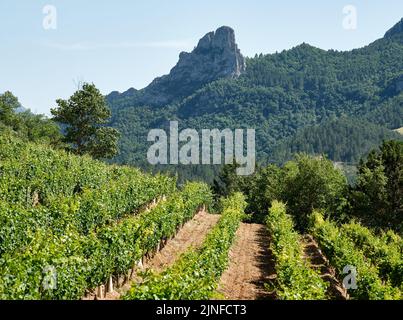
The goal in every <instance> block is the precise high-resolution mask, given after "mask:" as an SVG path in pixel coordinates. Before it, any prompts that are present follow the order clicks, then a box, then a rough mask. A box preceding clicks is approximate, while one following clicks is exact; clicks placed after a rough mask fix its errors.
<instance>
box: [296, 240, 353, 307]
mask: <svg viewBox="0 0 403 320" xmlns="http://www.w3.org/2000/svg"><path fill="white" fill-rule="evenodd" d="M301 242H302V245H303V247H304V259H306V260H307V261H309V263H310V264H311V266H312V268H313V269H315V270H317V271H318V272H319V273H320V276H321V278H322V279H323V280H324V281H326V282H327V283H328V284H329V287H328V290H327V295H328V296H329V298H330V299H333V300H346V299H348V295H347V292H346V290H345V289H344V287H343V284H342V283H341V282H340V281H339V280H338V279H337V278H336V271H335V270H334V268H332V267H331V266H330V264H329V261H328V260H327V258H326V257H325V255H324V254H323V253H322V251H321V250H320V248H319V245H318V243H317V242H316V241H315V239H314V238H313V237H312V236H311V235H304V236H303V237H302V239H301Z"/></svg>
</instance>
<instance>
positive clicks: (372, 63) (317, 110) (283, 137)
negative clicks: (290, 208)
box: [107, 19, 403, 165]
mask: <svg viewBox="0 0 403 320" xmlns="http://www.w3.org/2000/svg"><path fill="white" fill-rule="evenodd" d="M402 26H403V19H402V20H401V21H400V22H399V23H398V24H396V25H395V26H394V27H393V28H392V29H390V30H389V31H388V32H387V33H386V35H385V37H384V38H382V39H379V40H377V41H375V42H373V43H371V44H369V45H368V46H366V47H364V48H360V49H355V50H352V51H346V52H340V51H335V50H329V51H325V50H321V49H318V48H315V47H312V46H310V45H308V44H305V43H303V44H301V45H299V46H297V47H295V48H292V49H290V50H285V51H283V52H280V53H275V54H268V55H263V54H260V55H256V56H255V57H253V58H246V59H245V61H244V58H243V57H242V55H241V54H240V51H239V49H238V47H237V45H236V43H235V36H234V34H233V30H232V29H230V28H228V27H224V28H220V29H219V30H217V32H216V33H215V34H214V33H209V34H208V35H206V37H207V40H206V37H204V38H203V39H202V40H201V41H200V43H199V45H198V47H196V48H195V50H194V51H193V52H192V53H188V54H185V53H182V54H181V56H180V60H179V63H178V65H177V66H176V67H175V68H174V69H173V70H172V71H171V73H170V75H168V76H164V77H162V78H159V79H156V80H155V81H154V82H153V83H152V84H151V85H150V86H149V87H147V88H145V89H143V90H139V91H138V90H135V89H130V90H129V91H127V92H125V93H122V94H119V93H117V92H114V93H111V94H110V95H109V96H107V100H108V103H109V105H110V107H111V108H112V114H113V117H112V121H111V124H112V125H113V126H114V127H116V128H117V129H119V130H120V131H121V132H122V139H121V145H120V147H121V153H120V155H119V156H118V157H116V158H115V161H116V162H121V163H129V164H136V165H145V164H146V153H147V149H148V147H149V146H150V143H148V142H147V133H148V131H149V130H150V129H154V128H163V129H164V128H167V125H168V123H169V121H171V120H179V125H180V127H182V128H195V129H201V128H218V129H224V128H230V129H236V128H255V129H256V147H257V152H258V161H261V162H267V161H273V160H275V161H277V162H282V161H284V160H286V159H287V158H289V156H290V154H291V153H292V152H293V151H307V152H323V153H326V154H327V155H328V156H329V157H330V158H331V159H332V160H335V161H348V162H354V161H356V160H357V159H358V157H359V156H360V155H361V154H362V153H363V152H364V153H365V152H367V151H368V150H369V149H370V148H371V147H374V146H375V145H378V144H379V143H380V142H381V141H382V140H383V139H390V138H397V139H399V138H401V137H399V136H398V135H396V134H394V133H392V132H391V131H392V130H394V129H397V128H400V127H402V126H403V36H402V34H403V31H402V29H403V28H402ZM223 30H224V31H223ZM217 34H218V35H219V40H220V41H218V43H219V44H218V45H217V44H214V43H216V42H217V40H214V39H215V35H217ZM208 39H210V40H208ZM206 41H207V42H206ZM208 41H210V42H208ZM201 48H202V49H201ZM200 55H202V56H200ZM184 59H186V61H185V62H184ZM201 60H202V61H203V63H202V65H204V66H205V68H203V67H202V65H201V64H200V61H201ZM193 62H194V64H193V65H195V67H194V68H193V69H192V63H193ZM243 62H245V64H246V66H244V65H243ZM215 63H217V64H215ZM181 72H182V73H181ZM203 72H206V73H207V74H208V75H209V77H207V76H203ZM189 79H194V83H193V85H192V83H191V82H189V81H188V80H189ZM210 80H212V81H210ZM175 90H177V95H176V96H175ZM192 90H193V91H192ZM191 91H192V92H191ZM189 92H191V93H189ZM164 101H166V102H167V104H164V103H163V102H164ZM310 128H314V129H313V130H311V129H310ZM308 132H309V134H308ZM307 134H308V135H309V136H307ZM325 136H326V137H327V138H324V137H325ZM323 139H326V142H324V141H323ZM296 145H298V146H296ZM279 150H280V151H281V152H280V151H279Z"/></svg>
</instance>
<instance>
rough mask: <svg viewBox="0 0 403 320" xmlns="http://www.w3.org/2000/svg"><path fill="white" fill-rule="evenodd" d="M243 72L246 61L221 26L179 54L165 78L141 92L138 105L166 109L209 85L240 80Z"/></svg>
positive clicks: (228, 31)
mask: <svg viewBox="0 0 403 320" xmlns="http://www.w3.org/2000/svg"><path fill="white" fill-rule="evenodd" d="M245 68H246V64H245V58H244V57H243V56H242V54H241V51H240V50H239V49H238V45H237V44H236V41H235V32H234V30H233V29H231V28H230V27H225V26H224V27H221V28H219V29H217V30H216V31H213V32H209V33H207V34H206V35H205V36H204V37H203V38H201V39H200V41H199V43H198V45H197V47H196V48H195V49H194V50H193V51H192V52H190V53H187V52H182V53H181V54H180V56H179V61H178V63H177V64H176V66H175V67H174V68H173V69H172V70H171V72H170V73H169V74H168V75H166V76H163V77H160V78H157V79H155V80H154V81H153V82H152V83H151V84H150V85H149V86H148V87H147V88H145V89H144V91H143V95H142V97H141V98H140V100H141V101H140V102H141V103H144V104H150V105H166V104H168V103H170V102H172V101H173V100H175V99H177V98H178V97H179V98H180V97H185V96H186V95H189V94H191V93H192V92H194V91H195V90H197V89H199V88H201V87H202V86H203V85H205V84H207V83H209V82H212V81H215V80H218V79H221V78H236V77H239V76H240V75H241V74H242V72H244V71H245Z"/></svg>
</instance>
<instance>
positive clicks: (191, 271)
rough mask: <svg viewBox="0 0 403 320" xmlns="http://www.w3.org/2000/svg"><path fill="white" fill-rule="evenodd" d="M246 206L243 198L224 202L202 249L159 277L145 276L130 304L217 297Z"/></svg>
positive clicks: (191, 252) (129, 298)
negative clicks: (217, 287)
mask: <svg viewBox="0 0 403 320" xmlns="http://www.w3.org/2000/svg"><path fill="white" fill-rule="evenodd" d="M245 206H246V203H245V200H244V197H243V195H242V194H235V195H234V196H232V197H230V198H228V199H225V200H223V203H222V208H223V211H222V216H221V218H220V220H219V222H218V223H217V225H216V226H215V227H214V228H213V230H212V231H211V232H210V233H209V234H208V236H207V238H206V240H205V241H204V243H203V245H202V246H201V248H199V249H198V250H195V249H192V250H189V251H188V252H187V253H185V254H184V255H182V257H181V258H180V259H179V260H178V261H177V262H176V263H175V264H174V265H173V266H172V267H170V268H168V269H166V270H165V271H163V272H162V273H160V274H154V273H151V274H146V275H144V282H143V283H142V284H140V285H134V286H133V287H132V289H131V290H130V291H129V293H128V294H127V295H126V296H125V299H127V300H149V299H157V300H165V299H168V300H202V299H209V298H210V297H211V296H212V294H213V293H214V291H215V289H216V286H217V283H218V281H219V279H220V277H221V274H222V272H223V271H224V270H225V269H226V268H227V265H228V252H229V249H230V247H231V244H232V242H233V240H234V237H235V233H236V231H237V229H238V227H239V224H240V221H241V219H242V217H243V211H244V209H245Z"/></svg>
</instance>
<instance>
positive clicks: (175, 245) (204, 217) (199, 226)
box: [106, 211, 220, 300]
mask: <svg viewBox="0 0 403 320" xmlns="http://www.w3.org/2000/svg"><path fill="white" fill-rule="evenodd" d="M219 218H220V215H214V214H209V213H207V212H205V211H201V212H199V213H198V214H197V215H196V216H195V217H194V218H193V219H192V220H190V221H188V222H187V223H186V224H185V225H184V226H183V228H182V229H180V230H179V232H178V234H177V235H176V236H175V237H174V238H173V239H171V240H169V241H168V242H167V244H166V246H165V247H164V248H163V249H162V250H161V251H159V252H158V253H157V254H156V255H155V256H154V257H152V258H151V259H150V260H149V261H146V262H145V263H144V265H143V269H152V270H154V271H156V272H161V271H163V270H164V269H166V268H167V267H169V266H171V265H172V264H174V262H175V261H176V260H177V259H178V258H179V257H180V255H181V254H182V253H184V252H186V251H187V250H188V249H190V248H191V247H194V248H197V247H199V246H200V245H201V244H202V243H203V241H204V239H205V238H206V236H207V234H208V232H209V231H210V230H211V229H212V228H213V227H214V225H215V224H216V223H217V222H218V220H219ZM135 281H136V280H135V279H134V282H135ZM131 285H132V283H128V284H126V285H124V286H123V287H122V288H121V289H119V290H118V291H117V292H112V293H108V295H107V297H106V300H117V299H119V298H120V296H121V295H122V294H123V293H125V292H127V291H128V290H129V289H130V287H131Z"/></svg>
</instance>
